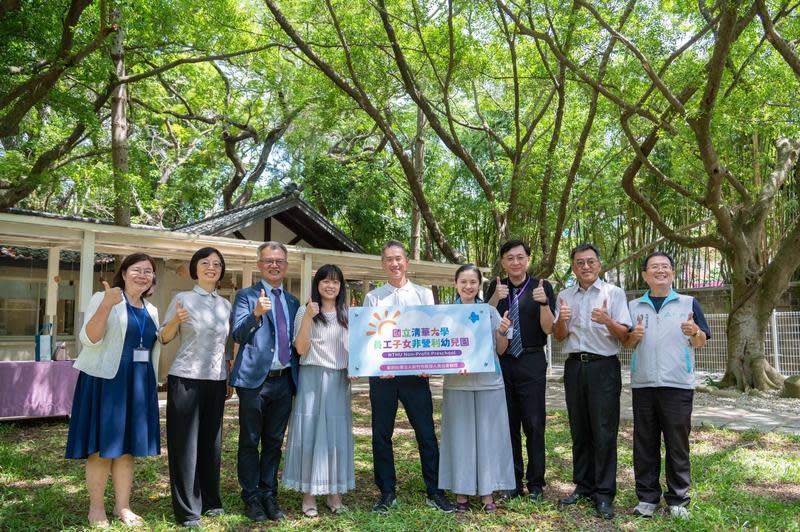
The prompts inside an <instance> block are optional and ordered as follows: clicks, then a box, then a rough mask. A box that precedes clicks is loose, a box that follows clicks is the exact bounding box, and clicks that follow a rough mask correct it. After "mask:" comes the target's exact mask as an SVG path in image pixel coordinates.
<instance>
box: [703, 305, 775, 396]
mask: <svg viewBox="0 0 800 532" xmlns="http://www.w3.org/2000/svg"><path fill="white" fill-rule="evenodd" d="M735 291H736V290H734V292H735ZM734 300H736V294H734ZM759 306H760V305H759V304H758V298H757V297H751V298H750V299H749V301H748V302H747V303H745V304H743V305H741V306H739V307H738V308H736V307H734V308H733V309H732V310H731V313H730V314H729V315H728V322H727V325H726V331H727V334H728V363H727V367H726V369H725V375H724V377H723V378H722V381H721V382H720V387H736V388H737V389H739V390H740V391H747V390H750V389H756V390H761V391H767V390H775V389H780V388H781V387H782V386H783V379H784V377H783V376H782V375H780V374H779V373H778V372H777V371H775V369H774V368H773V367H772V366H771V365H770V363H769V362H768V361H767V357H766V351H765V349H764V338H765V335H766V333H767V325H768V323H769V317H770V314H769V313H762V312H760V311H759ZM710 341H712V342H713V341H714V339H713V338H712V339H711V340H710Z"/></svg>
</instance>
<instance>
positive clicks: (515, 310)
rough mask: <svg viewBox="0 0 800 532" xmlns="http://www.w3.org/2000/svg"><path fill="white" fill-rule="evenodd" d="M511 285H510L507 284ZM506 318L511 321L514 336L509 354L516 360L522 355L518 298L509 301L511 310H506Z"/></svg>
mask: <svg viewBox="0 0 800 532" xmlns="http://www.w3.org/2000/svg"><path fill="white" fill-rule="evenodd" d="M509 284H511V283H509ZM508 317H509V319H511V323H512V327H514V334H513V336H511V346H510V349H509V350H510V352H511V356H513V357H514V358H518V357H519V356H520V355H521V354H522V329H521V328H520V323H519V298H518V297H515V298H513V299H512V300H511V308H510V309H509V310H508Z"/></svg>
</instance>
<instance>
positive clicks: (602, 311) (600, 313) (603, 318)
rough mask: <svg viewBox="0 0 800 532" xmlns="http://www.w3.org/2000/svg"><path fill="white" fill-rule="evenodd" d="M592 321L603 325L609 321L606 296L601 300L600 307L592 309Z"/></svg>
mask: <svg viewBox="0 0 800 532" xmlns="http://www.w3.org/2000/svg"><path fill="white" fill-rule="evenodd" d="M592 321H593V322H595V323H601V324H603V325H606V324H608V323H609V322H610V321H611V316H610V315H609V314H608V298H605V299H604V300H603V306H602V307H600V308H593V309H592Z"/></svg>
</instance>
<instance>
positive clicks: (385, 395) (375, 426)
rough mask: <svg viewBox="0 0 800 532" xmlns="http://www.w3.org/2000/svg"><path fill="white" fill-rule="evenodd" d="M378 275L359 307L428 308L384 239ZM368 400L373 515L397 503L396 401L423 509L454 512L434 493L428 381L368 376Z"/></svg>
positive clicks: (400, 250)
mask: <svg viewBox="0 0 800 532" xmlns="http://www.w3.org/2000/svg"><path fill="white" fill-rule="evenodd" d="M381 255H382V262H383V270H384V271H385V272H386V275H387V278H388V279H387V280H388V282H387V283H386V284H385V285H383V286H381V287H380V288H376V289H375V290H372V291H371V292H369V293H368V294H367V295H366V296H365V297H364V306H365V307H388V306H405V305H433V304H434V301H433V293H432V292H431V290H430V289H429V288H425V287H422V286H418V285H416V284H414V283H412V282H411V281H409V280H408V278H406V270H407V269H408V264H409V260H408V254H407V253H406V249H405V246H404V245H403V243H402V242H399V241H397V240H389V241H388V242H386V244H384V246H383V250H382V251H381ZM369 400H370V404H371V406H372V456H373V464H374V465H373V467H374V471H375V484H376V485H377V486H378V489H379V490H380V492H381V495H380V498H379V499H378V501H377V502H376V503H375V505H374V506H373V508H372V509H373V511H375V512H386V511H388V510H389V508H390V507H392V506H394V504H395V503H396V502H397V477H396V474H395V467H394V450H393V448H392V434H393V432H394V423H395V417H396V416H397V405H398V401H400V402H402V403H403V408H404V409H405V411H406V414H407V415H408V420H409V421H410V422H411V426H412V427H414V432H415V434H416V438H417V442H418V445H419V458H420V462H421V464H422V476H423V479H424V481H425V487H426V490H427V492H428V498H427V504H428V505H429V506H432V507H435V508H438V509H439V510H441V511H443V512H452V511H454V510H455V507H454V506H453V503H452V502H450V501H449V500H448V499H447V498H446V497H445V496H444V493H443V492H442V491H441V490H439V489H438V477H439V444H438V442H437V441H436V430H435V428H434V425H433V400H432V398H431V389H430V386H429V385H428V379H427V377H424V376H417V375H403V376H396V377H394V376H384V377H370V379H369Z"/></svg>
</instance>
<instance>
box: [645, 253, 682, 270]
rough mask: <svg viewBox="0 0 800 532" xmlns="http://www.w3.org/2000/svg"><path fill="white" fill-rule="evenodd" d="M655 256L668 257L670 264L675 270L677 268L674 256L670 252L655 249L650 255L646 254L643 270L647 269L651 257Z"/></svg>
mask: <svg viewBox="0 0 800 532" xmlns="http://www.w3.org/2000/svg"><path fill="white" fill-rule="evenodd" d="M653 257H666V258H667V259H669V265H670V266H671V267H672V269H673V270H674V269H675V260H674V259H673V258H672V256H670V254H669V253H666V252H664V251H654V252H652V253H650V254H649V255H648V256H646V257H645V258H644V260H643V261H642V271H646V270H647V263H648V262H650V259H652V258H653Z"/></svg>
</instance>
